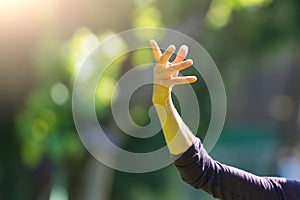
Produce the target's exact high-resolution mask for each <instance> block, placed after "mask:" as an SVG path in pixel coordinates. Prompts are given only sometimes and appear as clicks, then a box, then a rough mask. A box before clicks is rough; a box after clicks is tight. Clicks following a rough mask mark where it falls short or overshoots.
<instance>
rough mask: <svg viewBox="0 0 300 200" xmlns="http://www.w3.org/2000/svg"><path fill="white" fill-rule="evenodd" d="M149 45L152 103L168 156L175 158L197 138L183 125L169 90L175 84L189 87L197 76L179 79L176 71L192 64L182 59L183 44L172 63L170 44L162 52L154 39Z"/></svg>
mask: <svg viewBox="0 0 300 200" xmlns="http://www.w3.org/2000/svg"><path fill="white" fill-rule="evenodd" d="M150 45H151V47H152V50H153V55H154V59H155V62H156V66H155V68H154V86H153V88H154V89H153V96H152V102H153V104H154V106H155V108H156V111H157V114H158V116H159V119H160V122H161V124H162V128H163V133H164V137H165V139H166V142H167V145H168V148H169V151H170V153H171V154H173V155H177V154H180V153H183V152H185V151H186V150H187V149H188V148H189V147H190V146H192V144H193V143H194V142H195V141H196V139H197V138H196V137H195V136H194V135H193V133H192V132H191V131H190V130H189V128H188V127H187V126H186V124H185V123H184V122H183V120H182V119H181V117H180V115H179V114H178V112H177V110H176V108H175V107H174V104H173V102H172V97H171V91H172V88H173V87H174V86H176V85H181V84H190V83H193V82H195V81H197V77H196V76H179V71H180V70H183V69H186V68H188V67H190V66H192V64H193V61H192V60H191V59H187V60H185V58H186V56H187V54H188V47H187V46H186V45H183V46H181V47H180V48H179V50H178V53H177V55H176V58H175V59H174V61H173V62H170V61H169V60H170V58H171V56H172V55H173V53H174V52H175V50H176V48H175V46H174V45H170V46H169V47H168V48H167V49H166V50H165V51H164V52H163V53H162V52H161V50H160V48H159V46H158V44H157V43H156V42H155V41H154V40H150Z"/></svg>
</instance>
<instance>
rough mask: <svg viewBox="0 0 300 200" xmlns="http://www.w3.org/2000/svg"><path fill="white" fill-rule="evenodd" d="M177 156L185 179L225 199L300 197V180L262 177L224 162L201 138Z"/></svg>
mask: <svg viewBox="0 0 300 200" xmlns="http://www.w3.org/2000/svg"><path fill="white" fill-rule="evenodd" d="M178 157H179V158H178ZM173 159H174V160H175V161H174V164H175V166H176V167H177V169H178V170H179V173H180V175H181V178H182V179H183V180H184V181H185V182H187V183H188V184H190V185H191V186H193V187H195V188H196V189H201V190H204V191H206V192H207V193H209V194H211V195H212V196H214V197H216V198H219V199H222V200H299V199H300V182H299V181H292V180H287V179H285V178H276V177H260V176H256V175H254V174H251V173H248V172H245V171H243V170H240V169H237V168H234V167H231V166H227V165H224V164H221V163H219V162H217V161H215V160H213V159H212V158H211V157H210V156H209V155H208V154H207V152H206V151H205V149H204V148H203V146H202V143H201V142H200V140H199V141H198V142H196V143H194V144H193V145H192V146H191V147H190V148H189V149H188V150H187V151H186V152H184V153H183V154H182V155H180V156H177V157H176V156H173ZM299 170H300V169H299Z"/></svg>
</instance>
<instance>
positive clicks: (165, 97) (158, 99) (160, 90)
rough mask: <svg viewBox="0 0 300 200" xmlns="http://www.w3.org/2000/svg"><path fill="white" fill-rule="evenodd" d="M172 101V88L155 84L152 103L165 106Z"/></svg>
mask: <svg viewBox="0 0 300 200" xmlns="http://www.w3.org/2000/svg"><path fill="white" fill-rule="evenodd" d="M170 100H171V88H168V87H165V86H163V85H159V84H154V89H153V96H152V103H153V104H154V105H155V104H158V105H162V106H165V105H166V103H167V102H168V101H170Z"/></svg>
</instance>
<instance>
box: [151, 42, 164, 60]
mask: <svg viewBox="0 0 300 200" xmlns="http://www.w3.org/2000/svg"><path fill="white" fill-rule="evenodd" d="M150 45H151V47H152V52H153V56H154V59H155V62H158V61H159V59H160V57H161V51H160V49H159V46H158V44H157V43H156V42H155V40H150Z"/></svg>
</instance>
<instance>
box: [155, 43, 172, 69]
mask: <svg viewBox="0 0 300 200" xmlns="http://www.w3.org/2000/svg"><path fill="white" fill-rule="evenodd" d="M175 49H176V48H175V46H174V45H170V46H169V47H168V48H167V49H166V50H165V52H164V53H163V54H162V55H161V57H160V60H159V62H158V63H159V64H161V65H163V66H165V65H166V64H167V63H168V61H169V59H170V58H171V56H172V55H173V53H174V52H175Z"/></svg>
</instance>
